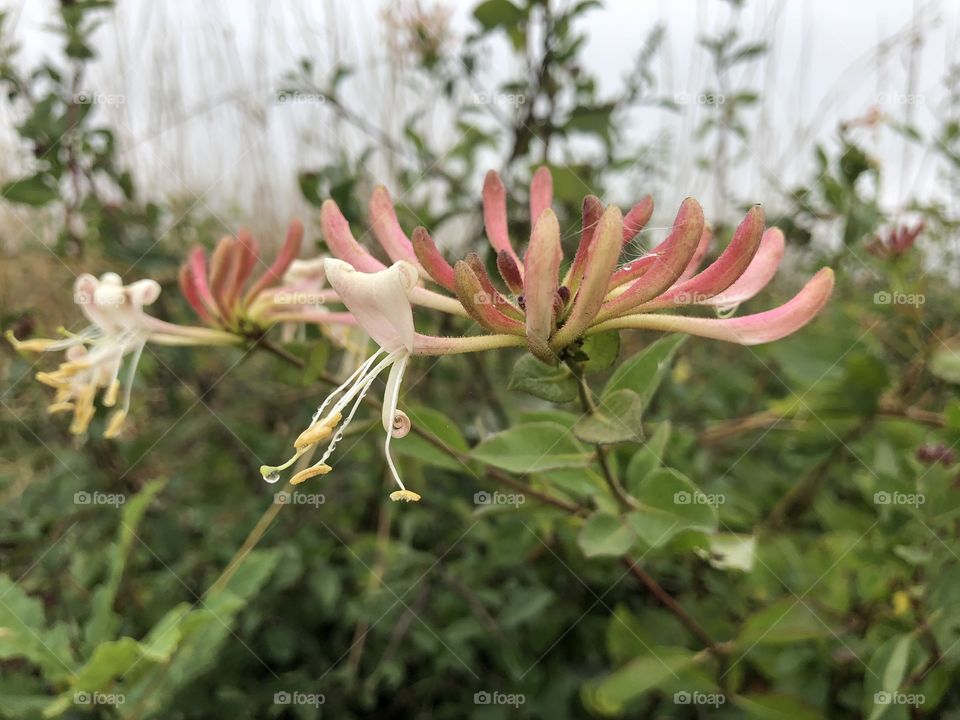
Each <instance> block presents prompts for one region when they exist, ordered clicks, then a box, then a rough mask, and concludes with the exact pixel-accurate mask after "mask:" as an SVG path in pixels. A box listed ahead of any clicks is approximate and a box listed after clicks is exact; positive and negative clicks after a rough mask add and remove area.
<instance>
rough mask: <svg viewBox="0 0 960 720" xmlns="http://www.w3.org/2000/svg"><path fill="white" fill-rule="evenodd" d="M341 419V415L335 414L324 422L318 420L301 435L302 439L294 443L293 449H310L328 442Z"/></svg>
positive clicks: (324, 419) (323, 420)
mask: <svg viewBox="0 0 960 720" xmlns="http://www.w3.org/2000/svg"><path fill="white" fill-rule="evenodd" d="M340 418H341V415H340V413H334V414H333V415H328V416H327V417H325V418H323V419H322V420H318V421H317V422H315V423H314V424H313V425H311V426H310V427H308V428H307V429H306V430H304V431H303V432H302V433H300V437H298V438H297V439H296V440H295V441H294V443H293V447H295V448H296V449H297V450H303V449H304V448H308V447H310V446H311V445H316V444H317V443H318V442H321V441H323V440H326V439H327V438H328V437H330V436H331V435H332V434H333V429H334V428H335V427H336V426H337V423H339V422H340Z"/></svg>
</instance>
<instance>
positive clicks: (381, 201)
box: [370, 185, 423, 270]
mask: <svg viewBox="0 0 960 720" xmlns="http://www.w3.org/2000/svg"><path fill="white" fill-rule="evenodd" d="M370 225H371V227H372V228H373V234H374V236H375V237H376V238H377V241H378V242H379V243H380V245H381V246H383V249H384V250H386V251H387V255H388V256H389V257H390V259H391V260H392V261H393V262H396V261H397V260H406V261H407V262H408V263H410V264H412V265H414V266H416V267H418V269H420V270H422V269H423V268H420V267H419V265H420V262H419V261H418V260H417V256H416V253H415V252H414V251H413V245H412V244H411V242H410V238H408V237H407V234H406V233H405V232H404V231H403V228H402V227H400V221H399V220H397V211H396V209H395V208H394V207H393V201H392V200H391V199H390V193H389V192H388V191H387V189H386V188H385V187H384V186H383V185H377V186H376V187H375V188H374V189H373V194H372V195H371V196H370Z"/></svg>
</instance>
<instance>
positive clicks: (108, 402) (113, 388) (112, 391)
mask: <svg viewBox="0 0 960 720" xmlns="http://www.w3.org/2000/svg"><path fill="white" fill-rule="evenodd" d="M119 394H120V381H119V380H118V379H117V378H114V379H113V382H112V383H110V387H108V388H107V391H106V392H105V393H104V394H103V405H104V407H113V406H114V405H116V404H117V396H118V395H119Z"/></svg>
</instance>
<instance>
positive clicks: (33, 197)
mask: <svg viewBox="0 0 960 720" xmlns="http://www.w3.org/2000/svg"><path fill="white" fill-rule="evenodd" d="M59 197H60V193H59V192H57V189H56V188H53V187H50V184H49V183H48V181H47V178H46V176H44V175H40V174H38V175H34V176H33V177H28V178H24V179H22V180H14V181H13V182H10V183H7V184H6V185H4V186H3V188H2V189H0V199H2V200H7V201H9V202H15V203H23V204H24V205H34V206H39V205H46V204H47V203H50V202H53V201H54V200H56V199H57V198H59Z"/></svg>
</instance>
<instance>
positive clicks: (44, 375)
mask: <svg viewBox="0 0 960 720" xmlns="http://www.w3.org/2000/svg"><path fill="white" fill-rule="evenodd" d="M34 378H35V379H36V381H37V382H38V383H40V384H42V385H47V386H49V387H52V388H57V389H59V388H61V387H63V385H64V382H65V381H64V380H62V379H61V378H60V377H58V376H57V375H56V373H48V372H38V373H37V374H36V375H34Z"/></svg>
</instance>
